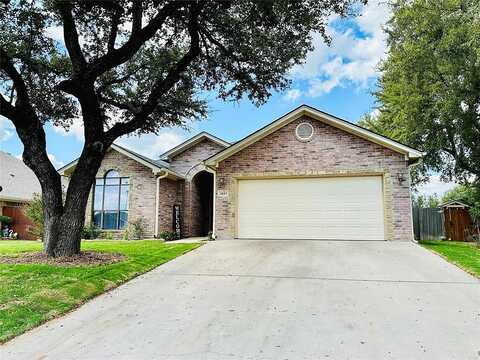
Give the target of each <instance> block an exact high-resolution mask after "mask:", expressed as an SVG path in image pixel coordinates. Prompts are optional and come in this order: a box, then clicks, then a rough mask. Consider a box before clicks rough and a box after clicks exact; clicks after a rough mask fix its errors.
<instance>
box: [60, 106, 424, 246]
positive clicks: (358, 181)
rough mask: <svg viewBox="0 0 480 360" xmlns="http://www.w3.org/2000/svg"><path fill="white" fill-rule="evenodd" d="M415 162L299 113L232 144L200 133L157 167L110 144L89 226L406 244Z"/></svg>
mask: <svg viewBox="0 0 480 360" xmlns="http://www.w3.org/2000/svg"><path fill="white" fill-rule="evenodd" d="M421 156H422V153H421V152H419V151H418V150H415V149H413V148H410V147H408V146H406V145H403V144H400V143H398V142H396V141H394V140H391V139H388V138H386V137H384V136H381V135H378V134H375V133H373V132H371V131H368V130H366V129H363V128H361V127H359V126H357V125H354V124H352V123H349V122H347V121H345V120H342V119H339V118H337V117H334V116H332V115H329V114H326V113H324V112H321V111H319V110H316V109H314V108H312V107H309V106H306V105H302V106H300V107H298V108H296V109H295V110H293V111H291V112H289V113H288V114H286V115H284V116H282V117H281V118H279V119H277V120H275V121H274V122H272V123H270V124H269V125H267V126H265V127H264V128H262V129H260V130H258V131H256V132H254V133H253V134H251V135H249V136H247V137H246V138H244V139H242V140H240V141H238V142H236V143H234V144H232V145H230V144H229V143H227V142H226V141H223V140H221V139H219V138H217V137H215V136H213V135H210V134H207V133H200V134H198V135H196V136H194V137H193V138H191V139H189V140H187V141H186V142H184V143H182V144H180V145H178V146H177V147H175V148H173V149H171V150H170V151H167V152H166V153H165V154H163V155H162V156H161V157H160V158H159V159H158V160H154V159H149V158H146V157H144V156H141V155H139V154H137V153H135V152H133V151H130V150H127V149H125V148H122V147H120V146H118V145H112V147H111V149H110V151H109V152H108V154H107V156H106V157H105V159H104V161H103V163H102V166H101V168H100V170H99V172H98V177H97V182H96V186H95V189H94V191H92V194H91V197H90V201H89V205H88V210H87V222H92V221H93V222H94V223H95V224H96V225H97V226H99V227H101V228H103V229H108V230H112V231H117V232H120V231H122V230H121V229H122V228H124V227H125V226H127V224H128V223H129V222H132V221H135V220H136V219H138V218H139V217H142V218H144V219H145V222H146V229H145V230H146V234H147V236H159V234H160V232H162V231H173V230H175V227H174V224H175V223H176V222H177V223H178V221H180V224H181V232H182V234H181V235H182V236H183V237H189V236H205V235H207V233H208V232H209V231H210V230H211V231H213V235H214V236H215V237H216V238H218V239H234V238H238V239H318V240H322V239H325V240H412V239H413V229H412V210H411V201H410V183H409V181H410V174H409V167H410V166H411V165H412V164H415V163H416V162H417V161H419V159H420V158H421ZM74 166H75V162H72V163H71V164H69V165H67V166H66V167H64V168H63V169H60V171H61V173H62V174H63V175H66V176H68V174H69V173H70V172H71V171H72V170H73V168H74ZM174 208H175V209H176V210H175V211H174ZM175 215H176V216H177V217H176V216H175ZM175 217H176V219H174V218H175Z"/></svg>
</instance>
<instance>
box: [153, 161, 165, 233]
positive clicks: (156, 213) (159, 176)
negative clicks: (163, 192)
mask: <svg viewBox="0 0 480 360" xmlns="http://www.w3.org/2000/svg"><path fill="white" fill-rule="evenodd" d="M161 171H163V174H162V175H158V176H157V193H156V195H155V234H154V235H155V238H158V213H159V211H160V180H161V179H164V178H166V177H167V176H168V172H167V171H165V170H161Z"/></svg>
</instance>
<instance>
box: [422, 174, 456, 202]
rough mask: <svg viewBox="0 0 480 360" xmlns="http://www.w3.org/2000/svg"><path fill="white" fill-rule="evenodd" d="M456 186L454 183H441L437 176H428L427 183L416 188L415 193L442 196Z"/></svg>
mask: <svg viewBox="0 0 480 360" xmlns="http://www.w3.org/2000/svg"><path fill="white" fill-rule="evenodd" d="M455 186H457V184H455V183H454V182H443V181H442V180H441V179H440V176H439V175H432V176H430V180H429V182H427V183H425V184H422V185H421V186H419V187H418V189H417V191H418V193H419V194H422V195H427V196H428V195H434V194H437V195H438V196H440V197H441V196H443V194H445V193H446V192H447V191H448V190H451V189H453V188H454V187H455Z"/></svg>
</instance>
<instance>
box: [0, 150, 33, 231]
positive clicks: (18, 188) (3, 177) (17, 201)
mask: <svg viewBox="0 0 480 360" xmlns="http://www.w3.org/2000/svg"><path fill="white" fill-rule="evenodd" d="M0 186H1V187H2V190H1V191H0V215H6V216H9V217H11V218H12V219H13V225H12V227H13V231H14V232H16V233H17V234H18V237H19V239H33V237H32V235H30V234H29V231H28V230H29V228H30V226H32V223H31V222H30V220H29V219H28V218H27V217H26V216H25V213H24V208H25V205H26V204H28V203H29V202H30V201H32V199H33V195H34V194H35V193H37V194H41V192H42V190H41V188H40V183H39V182H38V180H37V177H36V176H35V174H34V173H33V171H32V170H30V169H29V168H28V167H27V166H26V165H25V164H24V163H23V161H22V160H20V159H17V158H16V157H15V156H12V155H10V154H8V153H6V152H3V151H0Z"/></svg>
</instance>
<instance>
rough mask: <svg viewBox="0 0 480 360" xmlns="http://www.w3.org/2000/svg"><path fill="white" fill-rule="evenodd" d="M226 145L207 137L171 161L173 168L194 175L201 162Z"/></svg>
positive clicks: (178, 171)
mask: <svg viewBox="0 0 480 360" xmlns="http://www.w3.org/2000/svg"><path fill="white" fill-rule="evenodd" d="M224 148H225V147H224V146H222V145H219V144H217V143H215V142H213V141H211V140H208V139H205V140H202V141H200V142H199V143H198V144H196V145H195V146H192V147H191V148H190V149H188V150H186V151H184V152H182V153H180V154H178V155H177V156H175V157H174V158H173V159H171V161H170V167H171V169H172V170H174V171H176V172H177V173H179V174H182V175H184V176H187V177H189V176H190V177H193V175H195V172H194V171H192V170H193V168H194V167H196V166H197V165H198V164H199V163H201V162H202V161H203V160H205V159H206V158H208V157H210V156H211V155H213V154H216V153H217V152H219V151H220V150H222V149H224Z"/></svg>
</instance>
